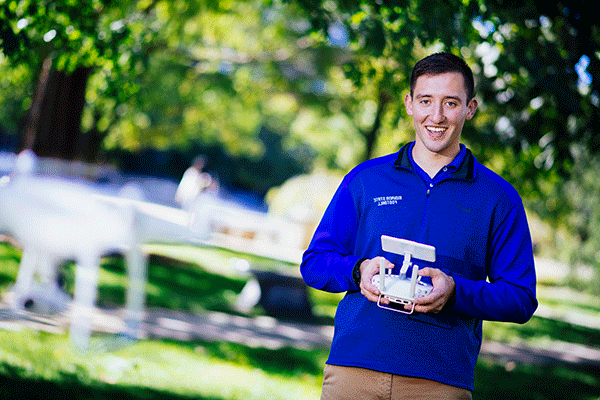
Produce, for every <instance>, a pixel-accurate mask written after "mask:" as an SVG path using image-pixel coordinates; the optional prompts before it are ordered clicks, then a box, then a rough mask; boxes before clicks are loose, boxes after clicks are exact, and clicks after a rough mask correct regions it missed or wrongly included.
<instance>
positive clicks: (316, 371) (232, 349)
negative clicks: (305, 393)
mask: <svg viewBox="0 0 600 400" xmlns="http://www.w3.org/2000/svg"><path fill="white" fill-rule="evenodd" d="M163 342H165V343H174V344H177V345H179V346H181V347H183V348H189V349H191V350H194V351H196V352H201V353H203V354H204V355H206V356H208V357H211V358H215V359H218V360H227V361H232V362H234V363H236V364H237V365H246V366H249V367H252V368H258V369H261V370H262V371H265V372H267V373H269V374H273V375H280V376H284V377H290V376H298V375H305V374H307V375H314V376H318V375H320V374H321V373H322V372H323V367H324V366H325V360H326V359H327V356H328V354H329V350H328V349H313V350H300V349H295V348H292V347H284V348H281V349H274V350H273V349H266V348H263V347H257V348H255V347H248V346H244V345H240V344H236V343H228V342H208V341H193V342H177V341H167V340H163Z"/></svg>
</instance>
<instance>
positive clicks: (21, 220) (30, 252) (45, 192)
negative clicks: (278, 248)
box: [0, 152, 208, 350]
mask: <svg viewBox="0 0 600 400" xmlns="http://www.w3.org/2000/svg"><path fill="white" fill-rule="evenodd" d="M35 164H36V158H35V156H34V155H33V154H32V153H29V154H28V153H27V152H24V153H22V154H20V155H19V156H18V157H17V160H16V166H15V170H14V172H13V174H12V176H10V177H5V178H9V179H3V180H2V182H0V230H4V231H7V232H9V233H10V234H11V235H13V236H14V237H15V238H16V239H17V241H18V242H19V243H20V245H21V246H22V248H23V255H22V257H21V263H20V265H19V272H18V275H17V280H16V283H15V285H14V286H13V289H12V297H11V306H12V308H13V309H14V310H16V311H34V312H37V313H41V314H54V313H60V312H64V311H67V310H69V309H70V311H71V326H70V338H71V341H72V342H73V343H74V344H75V345H76V347H77V348H79V349H82V350H85V349H86V348H87V344H88V339H89V337H90V334H91V330H92V327H91V324H92V315H93V308H94V303H95V300H96V296H97V284H98V272H99V266H100V258H101V257H102V256H104V255H105V254H107V253H108V252H111V251H120V252H122V253H123V254H124V255H125V259H126V264H127V275H128V278H129V279H128V280H129V287H128V290H127V304H126V317H125V319H126V322H127V329H126V332H125V333H126V334H128V335H131V336H134V337H137V334H138V333H139V331H138V329H139V324H140V323H141V322H142V320H143V314H144V303H145V291H146V290H145V285H146V263H147V260H146V254H145V253H144V252H143V251H142V245H143V244H144V243H148V242H152V241H165V240H166V241H178V242H198V241H201V240H202V239H203V237H205V236H206V235H207V234H208V228H206V227H204V228H200V227H199V226H195V229H194V230H192V229H190V223H191V220H192V219H195V220H196V221H202V222H207V221H208V218H206V216H205V215H198V213H196V215H194V217H195V218H191V217H192V215H191V214H190V213H188V212H185V211H183V210H180V209H176V208H173V207H167V206H161V205H158V204H152V203H148V202H144V201H139V200H134V199H131V198H130V196H127V193H121V194H120V195H118V196H107V195H105V194H104V193H102V192H100V191H99V190H97V189H96V188H94V187H92V186H89V185H86V184H84V183H81V182H74V181H67V180H64V179H57V178H51V177H42V176H35V175H34V174H33V170H34V169H35ZM196 224H197V222H196ZM65 260H75V262H76V271H75V287H74V296H73V299H72V300H71V298H70V296H68V295H67V294H66V293H64V292H63V291H62V289H61V288H60V286H59V284H58V282H57V281H58V280H57V274H58V267H59V266H60V265H61V263H63V262H64V261H65Z"/></svg>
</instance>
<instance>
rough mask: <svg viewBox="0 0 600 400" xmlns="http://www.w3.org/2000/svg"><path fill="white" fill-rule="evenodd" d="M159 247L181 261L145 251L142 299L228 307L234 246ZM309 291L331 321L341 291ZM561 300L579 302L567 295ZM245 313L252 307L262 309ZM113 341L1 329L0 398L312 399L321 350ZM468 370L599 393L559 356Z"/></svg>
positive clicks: (496, 382)
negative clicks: (80, 343)
mask: <svg viewBox="0 0 600 400" xmlns="http://www.w3.org/2000/svg"><path fill="white" fill-rule="evenodd" d="M153 250H158V248H155V249H153ZM163 250H164V249H163ZM166 250H168V251H167V253H168V252H172V251H175V253H178V252H180V253H182V254H183V255H184V256H183V257H182V259H183V260H178V261H175V260H174V259H173V254H165V253H164V252H163V253H161V255H155V256H153V257H151V258H150V260H149V266H148V281H149V282H148V298H147V305H148V306H149V307H160V308H167V309H173V310H181V311H186V312H191V313H195V314H201V313H203V312H206V311H219V312H227V313H236V311H235V309H234V307H233V301H234V300H235V297H236V295H237V294H238V293H239V292H240V291H241V289H242V287H243V286H244V284H245V281H246V278H245V277H244V276H243V275H239V274H236V272H235V271H234V270H232V268H231V263H229V260H230V259H231V258H232V257H241V255H239V254H236V253H232V252H228V251H225V250H220V249H203V250H198V249H187V250H185V249H184V248H179V249H175V250H173V248H167V249H166ZM177 250H179V251H177ZM156 252H158V251H156ZM19 259H20V252H19V250H17V249H15V248H13V247H10V246H9V245H5V244H0V291H1V292H4V291H6V289H7V288H8V287H9V286H10V285H12V284H13V283H14V280H15V277H16V273H17V270H18V262H19ZM249 261H250V262H251V263H252V264H253V265H254V266H259V267H260V268H265V269H269V268H272V269H281V268H294V267H293V266H289V265H285V264H281V263H276V262H272V261H269V260H265V259H260V258H249ZM123 272H124V268H123V263H122V260H121V258H120V257H106V258H105V259H104V260H103V265H102V271H101V274H100V287H99V304H100V305H102V306H111V307H112V306H120V305H122V304H123V302H124V298H125V289H124V288H125V286H126V279H125V277H124V275H123ZM72 274H73V268H72V266H70V265H67V266H66V267H65V268H64V275H65V281H66V285H65V288H66V289H67V290H72V278H73V276H72ZM310 293H311V295H312V300H313V303H314V305H315V310H317V312H319V313H321V314H322V315H321V317H322V319H323V320H329V321H330V320H331V318H332V315H333V310H334V309H335V305H336V304H337V301H339V298H340V297H339V296H338V295H328V294H323V293H319V292H313V291H311V292H310ZM557 301H558V300H556V299H552V300H551V302H554V303H553V304H551V305H553V306H556V305H557V304H556V302H557ZM549 303H550V301H549ZM598 304H600V302H599V303H598ZM559 305H560V302H559ZM568 306H569V307H577V304H573V303H572V301H571V303H570V304H568ZM593 307H594V303H593V302H592V303H590V304H587V305H585V307H584V306H581V308H585V309H586V310H587V311H588V312H589V311H590V310H591V311H594V309H593ZM253 313H254V315H260V314H261V310H260V309H259V308H258V309H256V310H255V311H253ZM484 331H485V336H486V339H490V340H496V341H502V342H505V343H513V342H519V343H533V344H534V345H540V344H544V343H545V344H546V345H548V344H549V345H550V346H551V344H552V343H554V342H556V341H563V342H564V341H568V342H570V343H576V344H581V345H586V346H590V347H595V348H600V332H599V331H598V330H595V329H591V328H586V327H581V326H577V325H573V324H569V323H566V322H562V321H558V320H551V319H546V318H540V317H534V318H533V319H532V320H531V321H530V322H528V323H527V324H524V325H515V324H501V323H485V325H484ZM119 340H121V339H120V338H119V337H118V336H114V335H103V334H95V335H94V336H93V338H92V342H91V346H90V347H91V349H96V350H92V351H90V353H88V354H82V353H79V352H77V351H75V350H73V349H72V348H71V346H70V344H69V342H68V337H67V335H66V333H62V334H60V333H46V332H39V331H34V330H29V329H25V328H22V329H17V330H0V343H2V345H1V346H0V398H3V399H4V398H25V397H30V398H31V397H33V398H38V397H39V398H41V396H42V395H41V394H42V393H43V398H45V399H59V398H60V399H64V398H72V399H113V398H119V399H215V400H216V399H275V400H277V399H307V400H310V399H318V398H319V393H320V384H321V380H322V368H323V366H324V363H325V360H326V358H327V350H326V349H315V350H298V349H292V348H282V349H278V350H268V349H264V348H253V347H248V346H243V345H239V344H232V343H226V342H206V341H191V342H178V341H173V340H142V341H136V342H132V343H126V342H122V343H119V342H118V341H119ZM123 340H124V339H123ZM111 343H112V344H115V343H119V344H122V345H116V346H111V345H110V344H111ZM102 349H105V350H106V349H110V351H103V350H102ZM475 379H476V381H475V385H476V390H475V394H474V399H476V400H484V399H490V400H491V399H523V400H541V399H565V400H570V399H573V400H575V399H577V400H599V399H600V377H598V374H597V371H585V370H581V369H578V368H567V367H565V366H564V365H558V364H557V365H555V366H545V367H538V366H531V365H526V364H521V363H506V362H491V361H490V360H487V359H480V361H479V363H478V364H477V367H476V378H475Z"/></svg>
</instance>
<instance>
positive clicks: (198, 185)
mask: <svg viewBox="0 0 600 400" xmlns="http://www.w3.org/2000/svg"><path fill="white" fill-rule="evenodd" d="M206 162H207V160H206V157H205V156H204V155H198V156H196V157H195V158H194V160H193V161H192V165H191V166H190V167H189V168H188V169H187V170H186V171H185V172H184V173H183V176H182V177H181V181H180V182H179V185H178V186H177V191H176V192H175V201H176V202H177V203H178V204H179V205H180V206H181V208H183V209H184V210H188V211H189V210H190V209H191V208H192V206H193V205H194V203H195V201H196V199H197V198H198V196H199V195H200V194H201V193H203V192H206V191H212V192H217V191H218V187H219V185H218V182H217V181H216V179H215V178H213V177H212V176H211V175H210V174H209V173H208V172H205V171H204V167H205V166H206Z"/></svg>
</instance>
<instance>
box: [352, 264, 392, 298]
mask: <svg viewBox="0 0 600 400" xmlns="http://www.w3.org/2000/svg"><path fill="white" fill-rule="evenodd" d="M381 259H382V257H375V258H372V259H370V260H364V261H363V262H362V263H360V267H359V269H360V292H361V293H362V295H363V296H365V297H366V298H367V299H368V300H370V301H373V302H375V303H376V302H377V300H378V299H379V294H380V291H379V288H378V287H376V286H373V284H372V283H371V280H372V279H373V276H374V275H377V274H379V262H380V260H381ZM385 262H386V264H387V266H386V268H390V269H391V268H394V264H392V263H391V262H389V261H387V260H385ZM381 303H382V304H389V300H388V299H386V298H384V297H382V298H381Z"/></svg>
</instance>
